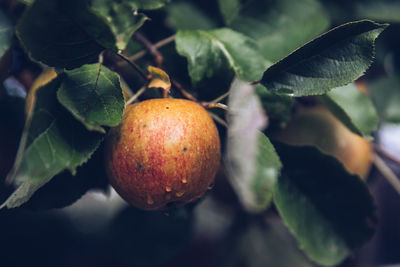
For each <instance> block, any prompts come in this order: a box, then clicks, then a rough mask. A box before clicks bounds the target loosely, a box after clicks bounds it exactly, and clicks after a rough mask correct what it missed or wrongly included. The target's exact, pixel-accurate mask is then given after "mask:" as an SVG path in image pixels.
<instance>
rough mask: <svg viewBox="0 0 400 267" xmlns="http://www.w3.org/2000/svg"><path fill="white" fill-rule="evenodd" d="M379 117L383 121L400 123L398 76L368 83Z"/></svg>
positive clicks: (399, 81) (399, 84)
mask: <svg viewBox="0 0 400 267" xmlns="http://www.w3.org/2000/svg"><path fill="white" fill-rule="evenodd" d="M367 86H368V90H369V92H370V93H371V98H372V102H373V103H374V105H375V107H376V110H377V112H378V114H379V117H380V119H381V120H382V121H385V122H391V123H400V105H399V103H400V80H399V78H397V76H389V77H387V78H382V79H379V80H376V81H372V82H371V83H368V85H367Z"/></svg>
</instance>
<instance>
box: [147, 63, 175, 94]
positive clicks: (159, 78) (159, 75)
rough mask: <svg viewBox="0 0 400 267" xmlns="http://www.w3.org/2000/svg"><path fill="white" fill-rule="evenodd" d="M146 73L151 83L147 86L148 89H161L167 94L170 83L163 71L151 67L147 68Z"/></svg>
mask: <svg viewBox="0 0 400 267" xmlns="http://www.w3.org/2000/svg"><path fill="white" fill-rule="evenodd" d="M147 71H148V72H149V73H150V75H151V81H150V83H149V85H148V86H147V87H148V88H162V89H164V90H165V91H167V92H169V90H170V89H171V81H170V80H169V76H168V74H167V73H166V72H165V71H163V70H162V69H159V68H156V67H153V66H149V67H148V68H147Z"/></svg>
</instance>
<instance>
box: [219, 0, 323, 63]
mask: <svg viewBox="0 0 400 267" xmlns="http://www.w3.org/2000/svg"><path fill="white" fill-rule="evenodd" d="M225 1H231V0H225ZM221 11H222V14H224V11H223V9H222V10H221ZM235 12H237V11H235ZM329 24H330V22H329V17H328V15H327V14H326V12H325V11H324V9H323V7H322V5H321V4H320V3H319V2H318V1H317V0H298V1H292V0H270V1H264V0H255V1H251V2H250V3H248V4H246V5H243V7H242V10H240V13H239V15H238V16H237V17H236V19H234V20H233V21H232V22H231V24H230V27H232V28H233V29H234V30H237V31H239V32H241V33H243V34H246V35H248V36H250V37H252V38H253V39H254V40H256V41H257V44H258V45H259V47H260V50H261V52H262V53H263V55H264V57H265V58H267V59H269V60H271V61H273V62H276V61H277V60H279V59H281V58H283V57H285V56H287V55H288V54H289V53H290V52H291V51H293V50H294V49H296V48H298V47H299V46H300V45H302V44H304V43H306V42H308V41H309V40H311V39H312V38H314V37H316V36H317V35H319V34H321V33H322V32H323V31H325V30H326V29H327V28H328V27H329Z"/></svg>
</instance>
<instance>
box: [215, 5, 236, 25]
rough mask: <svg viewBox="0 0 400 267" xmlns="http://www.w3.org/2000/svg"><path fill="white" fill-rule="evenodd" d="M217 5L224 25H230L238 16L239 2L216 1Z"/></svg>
mask: <svg viewBox="0 0 400 267" xmlns="http://www.w3.org/2000/svg"><path fill="white" fill-rule="evenodd" d="M218 5H219V9H220V11H221V14H222V17H223V18H224V21H225V24H226V25H230V24H231V23H232V21H233V20H234V19H235V18H236V17H237V16H238V15H239V10H240V7H241V5H240V0H218Z"/></svg>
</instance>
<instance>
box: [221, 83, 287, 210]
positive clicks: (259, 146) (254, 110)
mask: <svg viewBox="0 0 400 267" xmlns="http://www.w3.org/2000/svg"><path fill="white" fill-rule="evenodd" d="M228 105H229V111H228V123H229V127H228V140H227V149H226V154H225V167H226V170H227V173H228V179H229V181H230V183H231V184H232V187H233V188H234V189H235V191H236V193H237V194H238V196H239V199H240V201H241V202H242V204H243V206H244V207H245V208H246V209H247V210H248V211H250V212H262V211H264V210H265V209H266V208H267V207H268V205H269V204H270V202H271V198H272V188H273V185H274V183H275V180H276V178H277V177H278V176H279V172H280V168H281V163H280V161H279V158H278V156H277V154H276V152H275V150H274V148H273V146H272V144H271V143H270V142H269V140H268V138H267V137H266V136H265V135H264V134H263V133H261V132H260V131H259V130H262V129H263V128H264V127H265V125H266V117H265V115H264V112H263V110H262V107H261V104H260V102H259V99H258V98H257V96H256V95H255V94H254V91H253V87H252V86H250V85H248V84H246V83H244V82H242V81H239V80H236V81H235V82H234V83H233V84H232V87H231V90H230V94H229V101H228Z"/></svg>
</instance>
